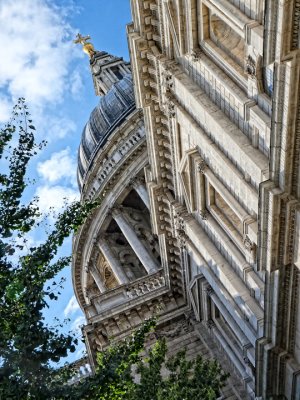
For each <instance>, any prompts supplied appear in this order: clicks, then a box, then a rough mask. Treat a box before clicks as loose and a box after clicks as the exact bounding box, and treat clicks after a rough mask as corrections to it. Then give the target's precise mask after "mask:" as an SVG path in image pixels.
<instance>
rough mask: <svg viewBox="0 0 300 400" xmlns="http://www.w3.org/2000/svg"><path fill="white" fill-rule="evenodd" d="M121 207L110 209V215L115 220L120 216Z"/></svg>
mask: <svg viewBox="0 0 300 400" xmlns="http://www.w3.org/2000/svg"><path fill="white" fill-rule="evenodd" d="M122 211H123V209H122V206H114V207H112V208H111V209H110V212H111V215H112V216H113V217H114V218H115V217H118V215H121V214H122Z"/></svg>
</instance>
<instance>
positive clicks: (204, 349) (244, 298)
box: [73, 0, 300, 400]
mask: <svg viewBox="0 0 300 400" xmlns="http://www.w3.org/2000/svg"><path fill="white" fill-rule="evenodd" d="M131 7H132V17H133V23H132V24H130V25H128V38H129V47H130V55H131V70H132V76H133V81H134V93H135V99H136V107H137V108H134V109H131V108H130V107H128V111H126V112H127V114H126V117H125V118H123V119H122V118H119V119H118V118H117V119H115V122H114V123H112V124H111V129H110V130H109V131H108V132H109V136H108V134H107V135H106V136H105V135H103V137H105V138H106V139H105V141H103V140H104V139H103V140H102V139H101V140H102V142H101V140H100V141H99V138H98V139H97V140H98V143H100V142H101V143H102V144H101V143H100V144H99V146H98V145H96V146H94V147H93V150H92V151H91V154H93V155H92V158H90V159H89V160H88V161H87V160H85V161H82V163H84V162H85V164H86V170H85V171H84V172H82V173H81V178H80V179H81V187H82V198H83V199H86V198H100V199H102V200H101V201H102V202H101V205H100V207H99V208H98V209H97V210H96V211H95V212H94V213H93V215H91V216H90V218H89V219H88V221H87V222H86V223H85V225H84V226H83V227H82V228H81V230H80V231H79V233H78V234H77V236H76V237H75V238H74V261H73V280H74V287H75V291H76V295H77V299H78V301H79V303H80V305H81V307H82V309H83V310H84V312H85V315H86V316H87V321H88V324H87V325H86V326H85V328H84V335H85V338H86V343H87V348H88V353H89V358H90V361H91V363H92V366H93V363H94V362H95V360H94V357H95V352H96V351H97V350H101V349H103V348H104V347H105V346H106V345H107V343H108V338H109V337H112V336H113V337H114V338H116V339H120V338H122V337H125V336H127V335H128V334H129V333H130V332H131V331H132V330H133V329H134V328H135V327H136V326H138V325H139V324H140V323H141V321H142V320H143V319H144V318H145V317H147V316H149V315H151V313H152V312H153V311H154V310H155V309H159V310H160V325H159V328H158V329H159V332H161V334H163V335H165V336H166V337H167V338H168V340H169V343H170V346H171V351H175V350H176V349H178V348H179V347H180V346H186V347H187V349H188V354H189V355H192V354H196V353H201V354H203V355H204V356H214V357H217V358H219V360H220V361H221V362H222V365H223V366H224V368H225V369H226V370H227V371H229V372H230V374H231V378H230V379H229V382H228V385H227V387H226V388H225V390H224V391H223V394H222V395H223V398H224V399H232V400H233V399H246V398H250V399H283V398H286V399H294V400H297V399H300V350H299V349H300V304H299V293H300V292H299V268H300V250H299V236H300V202H299V197H300V170H299V161H300V160H299V158H300V82H299V80H300V65H299V59H300V49H299V48H300V33H299V32H300V31H299V26H300V25H299V15H300V14H299V13H300V3H299V1H298V0H289V1H288V0H281V1H273V0H131ZM101 54H102V53H101ZM101 54H100V53H99V54H98V55H97V53H96V55H95V56H94V57H92V59H91V68H92V73H93V78H94V83H95V88H96V92H97V90H98V94H100V95H104V99H105V98H106V96H108V95H109V93H110V92H109V91H110V90H113V88H114V86H115V85H116V81H118V79H119V80H120V79H121V78H122V79H124V77H125V75H126V73H128V69H129V65H128V64H126V63H124V62H123V61H122V60H121V59H117V58H114V57H112V56H111V57H112V58H109V57H106V56H105V57H104V56H102V55H101ZM101 59H104V66H103V65H102V64H101V65H102V66H101V68H102V69H101V68H100V69H99V68H97V67H98V66H99V63H100V60H101ZM116 66H118V68H119V69H120V71H121V76H118V74H116V73H115V74H114V71H115V68H116ZM126 68H127V69H126ZM95 71H97V73H96V72H95ZM99 71H100V72H99ZM103 74H105V78H106V81H105V80H104V75H103ZM116 78H117V79H116ZM114 79H116V81H114ZM126 79H127V78H126ZM104 81H105V82H106V83H107V82H110V83H109V84H108V86H106V87H104V85H103V82H104ZM121 82H122V80H121V81H120V83H121ZM103 110H104V108H103V107H102V108H101V110H100V111H101V112H102V113H103V112H104V111H105V110H104V111H103ZM126 110H127V109H126ZM122 112H123V113H125V111H122ZM116 121H117V122H116ZM90 125H91V126H93V123H92V121H91V124H90ZM98 133H99V132H98ZM88 134H89V133H88V132H86V133H85V138H86V137H87V136H88ZM97 135H98V134H96V133H95V134H94V136H95V137H96V136H97ZM98 136H99V135H98ZM100 136H101V135H100ZM85 140H86V139H85ZM97 140H95V142H97ZM86 141H87V140H86ZM90 157H91V156H90Z"/></svg>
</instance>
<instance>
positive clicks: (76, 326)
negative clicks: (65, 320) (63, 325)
mask: <svg viewBox="0 0 300 400" xmlns="http://www.w3.org/2000/svg"><path fill="white" fill-rule="evenodd" d="M85 323H86V320H85V318H84V316H83V315H81V316H80V317H77V318H76V319H75V321H74V322H73V323H72V325H71V329H72V330H73V331H80V327H81V325H84V324H85Z"/></svg>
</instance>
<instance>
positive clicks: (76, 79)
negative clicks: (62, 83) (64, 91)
mask: <svg viewBox="0 0 300 400" xmlns="http://www.w3.org/2000/svg"><path fill="white" fill-rule="evenodd" d="M70 82H71V93H72V95H73V96H74V97H76V98H78V95H79V94H80V93H81V92H82V90H83V81H82V77H81V74H80V71H79V70H75V71H74V72H73V73H72V75H71V77H70Z"/></svg>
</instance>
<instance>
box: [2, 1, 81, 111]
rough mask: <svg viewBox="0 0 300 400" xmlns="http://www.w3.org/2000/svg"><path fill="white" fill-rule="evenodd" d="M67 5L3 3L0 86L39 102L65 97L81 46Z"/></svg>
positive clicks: (33, 101) (59, 99) (24, 2)
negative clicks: (77, 45)
mask: <svg viewBox="0 0 300 400" xmlns="http://www.w3.org/2000/svg"><path fill="white" fill-rule="evenodd" d="M63 14H64V10H63V8H58V7H54V6H50V3H49V2H46V1H43V0H6V1H2V2H1V3H0V26H1V30H0V46H1V63H0V88H2V89H3V88H5V89H6V91H7V93H8V94H9V96H10V97H11V98H16V97H19V96H23V97H25V98H26V99H27V100H28V101H30V102H31V103H32V104H35V105H36V106H39V107H40V106H41V103H48V102H59V101H61V100H62V97H63V94H64V88H65V80H66V77H67V76H68V67H69V63H70V61H71V60H72V59H73V58H74V55H75V54H76V53H77V51H79V50H77V49H76V48H75V47H74V45H73V43H72V40H71V39H72V36H73V34H74V32H73V31H72V29H71V27H70V25H68V24H67V23H66V21H65V17H64V16H63Z"/></svg>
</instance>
